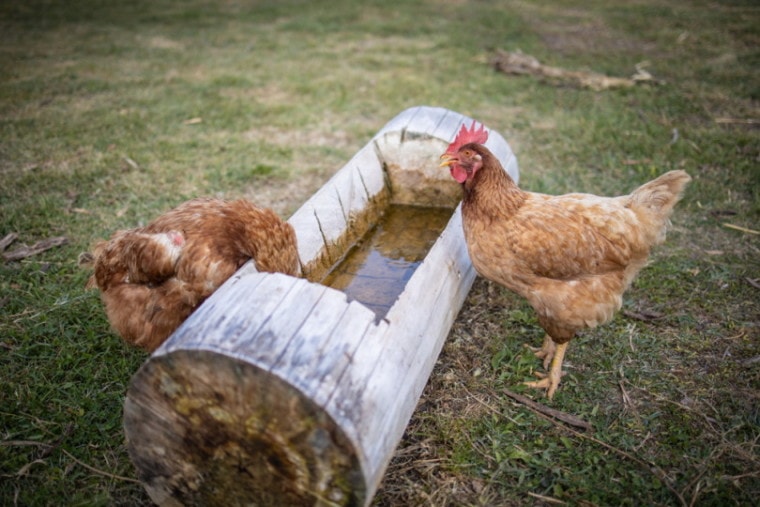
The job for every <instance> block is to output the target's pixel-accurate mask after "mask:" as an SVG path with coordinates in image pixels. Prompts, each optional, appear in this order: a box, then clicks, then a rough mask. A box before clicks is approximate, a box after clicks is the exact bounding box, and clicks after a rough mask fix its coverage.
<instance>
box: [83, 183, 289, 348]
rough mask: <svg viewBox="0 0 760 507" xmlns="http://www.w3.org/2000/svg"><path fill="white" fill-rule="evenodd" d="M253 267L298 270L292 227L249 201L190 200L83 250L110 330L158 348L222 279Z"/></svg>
mask: <svg viewBox="0 0 760 507" xmlns="http://www.w3.org/2000/svg"><path fill="white" fill-rule="evenodd" d="M250 259H252V260H253V263H254V265H255V267H256V269H257V270H258V271H263V272H281V273H285V274H288V275H294V276H299V275H300V272H301V268H300V264H299V260H298V251H297V248H296V236H295V232H294V231H293V228H292V227H291V225H290V224H288V223H287V222H284V221H282V220H281V219H280V218H279V217H278V216H277V215H276V214H275V213H274V211H272V210H269V209H264V208H259V207H256V206H255V205H253V204H252V203H250V202H248V201H246V200H237V201H224V200H220V199H205V198H199V199H193V200H191V201H187V202H185V203H184V204H181V205H180V206H178V207H176V208H174V209H173V210H171V211H169V212H167V213H165V214H164V215H162V216H160V217H158V218H157V219H156V220H154V221H153V222H151V223H150V224H149V225H147V226H145V227H139V228H136V229H130V230H125V231H117V232H116V233H114V235H113V236H112V237H111V239H109V240H108V241H100V242H98V243H96V244H95V246H94V247H93V251H92V254H87V255H85V256H84V262H83V263H85V264H91V265H92V266H93V267H94V272H93V274H92V276H91V277H90V279H89V280H88V282H87V287H88V288H94V287H97V288H98V289H100V291H101V297H102V299H103V302H104V304H105V308H106V314H107V315H108V320H109V321H110V323H111V325H112V326H113V328H114V329H115V330H116V331H117V332H118V333H119V334H120V335H121V336H122V337H123V338H124V339H125V340H126V341H127V342H129V343H131V344H133V345H136V346H138V347H142V348H144V349H146V350H148V351H153V350H155V349H156V348H157V347H158V346H159V345H161V344H162V343H163V342H164V341H165V340H166V338H168V337H169V335H170V334H171V333H172V332H174V330H175V329H176V328H177V327H179V325H180V324H181V323H182V322H183V321H184V320H185V319H186V318H187V317H188V316H189V315H190V314H191V313H192V312H193V310H195V308H196V307H197V306H198V305H199V304H201V303H202V302H203V301H204V300H205V299H206V298H207V297H208V296H210V295H211V293H213V292H214V291H215V290H216V289H217V288H218V287H219V286H220V285H221V284H222V283H224V281H225V280H227V278H229V277H230V276H231V275H232V274H233V273H235V271H237V270H238V269H239V268H240V267H241V266H242V265H243V264H245V263H246V262H247V261H248V260H250Z"/></svg>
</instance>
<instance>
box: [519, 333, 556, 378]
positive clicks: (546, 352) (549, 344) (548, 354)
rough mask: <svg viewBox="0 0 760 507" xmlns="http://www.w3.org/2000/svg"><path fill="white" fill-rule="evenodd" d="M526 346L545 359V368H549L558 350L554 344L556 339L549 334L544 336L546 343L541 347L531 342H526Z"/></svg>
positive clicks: (538, 356)
mask: <svg viewBox="0 0 760 507" xmlns="http://www.w3.org/2000/svg"><path fill="white" fill-rule="evenodd" d="M524 346H525V347H526V348H528V349H530V350H532V351H533V354H535V356H536V357H537V358H539V359H543V360H544V369H545V370H548V369H549V363H550V362H551V360H552V358H553V357H554V351H555V350H556V347H555V345H554V340H552V338H551V336H549V335H548V334H547V335H545V336H544V343H543V345H541V348H537V347H532V346H530V345H529V344H527V343H526V344H524Z"/></svg>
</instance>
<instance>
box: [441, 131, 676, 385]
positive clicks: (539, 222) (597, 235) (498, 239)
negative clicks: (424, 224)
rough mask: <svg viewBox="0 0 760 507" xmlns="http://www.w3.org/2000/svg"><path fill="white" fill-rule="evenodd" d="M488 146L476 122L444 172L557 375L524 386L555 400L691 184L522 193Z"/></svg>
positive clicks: (663, 181) (488, 261) (468, 225)
mask: <svg viewBox="0 0 760 507" xmlns="http://www.w3.org/2000/svg"><path fill="white" fill-rule="evenodd" d="M487 138H488V133H487V132H486V131H485V129H484V128H483V126H481V127H480V128H479V129H476V128H475V122H473V124H472V126H471V127H470V129H467V128H466V127H462V130H461V131H460V133H459V135H458V136H457V138H456V139H455V140H454V142H452V143H451V145H450V146H449V148H448V149H447V151H446V153H444V154H443V155H442V156H441V158H442V159H443V162H442V163H441V166H448V167H449V168H450V171H451V175H452V176H453V177H454V178H455V179H456V180H457V181H458V182H459V183H461V184H462V188H463V189H464V197H463V200H462V218H463V227H464V234H465V239H466V242H467V248H468V251H469V254H470V257H471V259H472V263H473V265H474V266H475V269H476V270H477V272H478V273H479V274H480V275H481V276H483V277H485V278H487V279H489V280H492V281H494V282H496V283H498V284H500V285H502V286H504V287H506V288H508V289H510V290H512V291H514V292H516V293H517V294H519V295H520V296H522V297H524V298H526V299H527V300H528V302H529V303H530V305H531V306H532V307H533V309H534V310H535V311H536V313H537V314H538V321H539V323H540V324H541V327H543V328H544V330H545V331H546V333H547V335H546V337H545V338H544V343H543V346H542V347H541V349H539V350H537V351H536V356H538V357H540V358H543V360H544V368H548V366H549V363H550V362H551V369H550V371H549V374H548V376H545V377H544V378H543V379H542V380H540V381H536V382H528V383H527V384H528V385H530V386H532V387H536V388H542V389H546V393H547V396H548V397H549V398H550V399H551V398H552V396H553V395H554V392H555V391H556V389H557V386H558V385H559V383H560V379H561V376H562V361H563V358H564V356H565V351H566V349H567V345H568V342H569V341H570V340H571V339H572V338H573V337H574V336H575V334H576V332H577V331H579V330H581V329H584V328H593V327H596V326H598V325H600V324H604V323H605V322H608V321H609V320H611V319H612V317H613V316H614V314H615V312H616V311H617V310H619V309H620V307H621V305H622V296H623V292H625V290H626V289H628V287H629V286H630V284H631V282H632V281H633V279H634V278H635V276H636V275H637V273H638V272H639V270H640V269H641V268H642V267H644V265H645V264H646V263H647V258H648V256H649V252H650V250H651V248H652V246H654V245H656V244H658V243H661V242H662V241H664V239H665V231H666V228H667V226H668V225H669V222H670V221H669V217H670V215H671V212H672V211H673V207H674V206H675V204H676V202H678V200H679V199H680V197H681V193H682V192H683V189H684V187H685V185H686V184H687V183H688V182H689V181H690V179H691V178H690V177H689V175H688V174H686V172H684V171H670V172H668V173H665V174H663V175H662V176H660V177H658V178H656V179H655V180H652V181H650V182H649V183H646V184H644V185H643V186H641V187H639V188H637V189H636V190H634V191H633V192H632V193H631V194H629V195H624V196H620V197H599V196H596V195H590V194H567V195H560V196H551V195H544V194H538V193H534V192H526V191H524V190H521V189H520V188H518V186H517V185H516V184H515V182H514V181H513V180H512V178H510V176H509V175H508V174H507V173H506V172H505V171H504V170H503V168H502V166H501V164H500V163H499V161H498V160H497V159H496V157H494V155H493V154H492V153H491V152H490V151H489V150H488V148H486V147H485V146H483V143H485V142H486V140H487ZM534 350H536V349H534Z"/></svg>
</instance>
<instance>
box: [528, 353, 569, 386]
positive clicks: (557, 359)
mask: <svg viewBox="0 0 760 507" xmlns="http://www.w3.org/2000/svg"><path fill="white" fill-rule="evenodd" d="M568 343H569V342H565V343H561V344H559V345H557V346H556V348H555V351H554V358H553V359H552V368H551V370H550V371H549V375H547V376H546V377H544V378H542V379H541V380H536V381H534V382H525V383H524V384H525V385H526V386H528V387H533V388H536V389H546V397H547V398H549V399H550V400H551V399H552V397H553V396H554V392H555V391H556V390H557V387H558V386H559V381H560V380H561V379H562V361H563V360H564V357H565V351H566V350H567V345H568Z"/></svg>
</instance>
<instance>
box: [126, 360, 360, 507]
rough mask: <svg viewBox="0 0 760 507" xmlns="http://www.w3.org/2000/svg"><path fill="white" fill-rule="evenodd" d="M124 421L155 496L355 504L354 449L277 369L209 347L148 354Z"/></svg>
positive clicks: (163, 500)
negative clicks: (271, 370)
mask: <svg viewBox="0 0 760 507" xmlns="http://www.w3.org/2000/svg"><path fill="white" fill-rule="evenodd" d="M124 429H125V433H126V436H127V445H128V450H129V454H130V457H131V458H132V461H133V463H134V464H135V467H136V468H137V472H138V476H139V478H140V480H141V481H142V483H143V484H144V486H145V488H146V490H147V491H148V493H149V494H150V496H151V498H152V500H153V501H154V502H156V503H157V504H158V505H167V506H174V505H362V504H363V503H364V501H365V498H364V497H365V494H366V489H367V488H366V485H365V484H364V482H363V475H362V472H361V470H360V465H359V461H358V458H357V456H356V455H355V452H354V450H353V447H352V446H351V445H350V443H349V441H348V439H347V437H346V436H345V435H344V433H343V432H342V431H341V429H340V428H339V427H338V426H337V425H336V424H335V422H334V421H333V420H332V418H331V417H330V416H329V415H328V414H327V413H326V412H325V411H324V410H322V409H321V408H320V407H319V406H317V405H316V404H315V403H314V402H313V401H311V400H310V399H308V398H307V397H305V396H303V395H302V394H301V393H300V392H299V391H298V390H296V389H295V388H294V387H293V386H291V385H289V384H287V383H286V382H283V381H282V380H281V379H279V378H278V377H276V376H275V375H273V374H271V373H269V372H267V371H264V370H262V369H260V368H258V367H256V366H254V365H251V364H249V363H247V362H245V361H241V360H239V359H236V358H232V357H229V356H225V355H221V354H217V353H214V352H210V351H198V350H180V351H175V352H173V353H170V354H166V355H162V356H154V357H152V358H151V359H150V360H149V362H148V363H146V364H145V365H144V366H143V368H141V369H140V371H139V372H138V374H137V375H135V377H134V378H133V380H132V383H131V385H130V388H129V392H128V393H127V399H126V403H125V407H124Z"/></svg>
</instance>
